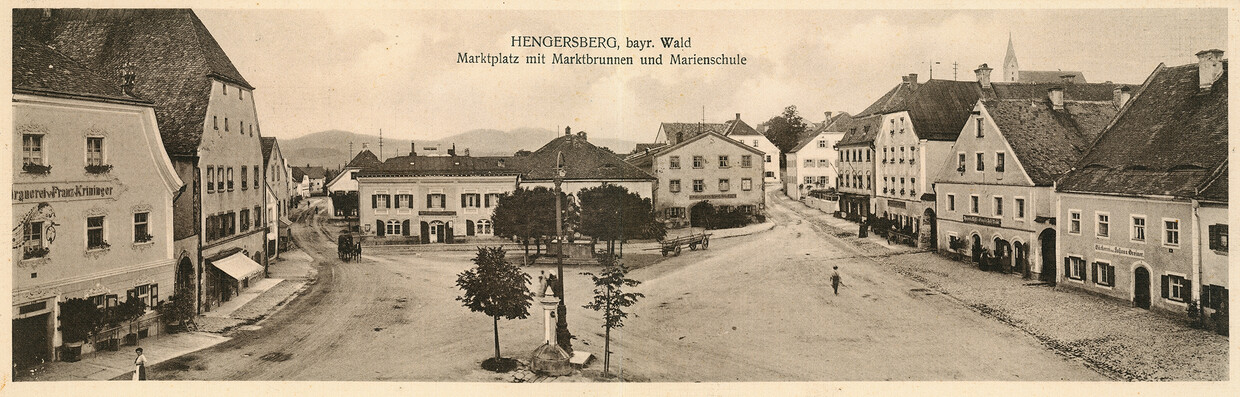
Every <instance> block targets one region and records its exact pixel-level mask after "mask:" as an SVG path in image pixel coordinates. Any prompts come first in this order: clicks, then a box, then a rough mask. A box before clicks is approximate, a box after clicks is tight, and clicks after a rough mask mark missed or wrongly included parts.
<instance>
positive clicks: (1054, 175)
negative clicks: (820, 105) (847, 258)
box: [784, 39, 1228, 313]
mask: <svg viewBox="0 0 1240 397" xmlns="http://www.w3.org/2000/svg"><path fill="white" fill-rule="evenodd" d="M1196 55H1197V57H1198V62H1196V63H1192V64H1186V65H1179V66H1166V65H1161V64H1160V65H1158V66H1157V67H1156V68H1155V70H1154V71H1153V73H1151V74H1150V75H1149V77H1148V78H1147V79H1146V80H1145V81H1144V82H1143V83H1141V84H1116V83H1111V82H1104V83H1090V82H1087V81H1085V78H1084V76H1083V74H1082V73H1080V72H1064V71H1026V70H1020V67H1019V64H1018V62H1017V60H1016V54H1015V50H1014V49H1013V46H1012V43H1011V41H1010V39H1009V42H1008V49H1007V56H1006V59H1005V61H1004V66H1003V69H1004V70H1003V72H1002V76H1001V79H992V76H991V71H992V69H991V68H990V67H988V66H987V65H985V64H983V65H981V66H980V67H978V68H977V69H976V70H975V71H974V72H975V74H976V81H953V80H929V81H925V82H922V81H918V79H917V75H916V74H910V75H907V76H904V77H903V81H902V82H901V83H900V84H898V85H896V86H895V87H893V88H892V89H891V90H890V91H888V92H887V93H886V94H885V95H883V96H882V97H881V98H879V99H878V100H877V101H875V102H874V103H873V104H872V105H870V106H869V107H868V108H866V109H865V110H863V111H862V112H860V113H858V114H856V115H848V114H840V115H836V116H834V117H832V116H831V115H830V114H828V119H827V120H826V122H824V123H823V124H822V125H821V126H820V127H819V128H817V129H815V130H814V131H813V132H812V133H811V134H809V136H807V137H805V138H804V139H803V140H802V142H801V144H800V145H799V146H798V147H797V148H796V149H795V150H793V151H791V152H790V153H787V168H786V170H785V176H784V188H785V192H786V193H787V194H788V195H789V196H791V197H793V198H797V199H800V198H802V197H804V196H805V195H807V194H811V193H812V192H814V191H816V190H818V191H828V192H829V191H831V190H834V193H837V194H836V195H832V194H827V195H822V196H826V197H835V198H837V199H838V202H837V209H838V213H839V214H840V215H841V216H844V217H846V218H848V219H852V220H857V221H866V222H868V223H871V224H873V223H874V222H873V221H874V220H876V219H881V220H883V222H882V224H884V225H892V226H891V227H892V228H894V231H893V232H892V233H893V234H895V235H897V236H903V237H905V239H906V240H908V241H910V242H912V244H916V245H918V246H921V247H925V248H928V249H933V250H939V251H943V252H948V251H950V252H954V253H956V254H963V255H969V256H971V257H972V258H973V259H974V260H978V259H980V257H982V256H986V257H988V258H989V257H993V258H995V259H994V261H996V262H997V263H998V264H999V265H1000V266H1002V267H1004V268H1007V269H1012V270H1015V271H1018V272H1023V273H1024V274H1025V275H1027V276H1029V277H1034V278H1040V279H1042V280H1044V281H1046V282H1049V283H1057V285H1060V286H1069V287H1074V288H1078V289H1081V290H1085V291H1089V292H1093V293H1098V294H1102V295H1107V296H1112V297H1115V298H1119V299H1124V300H1128V301H1131V302H1133V305H1134V306H1137V307H1141V308H1146V309H1151V308H1156V309H1164V310H1169V311H1176V312H1181V313H1182V312H1184V311H1185V309H1186V308H1187V307H1188V304H1189V303H1188V302H1190V301H1197V302H1200V304H1201V305H1202V306H1203V307H1205V308H1206V312H1207V313H1209V312H1212V311H1213V310H1217V309H1219V307H1220V306H1221V305H1224V304H1226V302H1227V291H1228V290H1227V277H1228V262H1227V255H1228V254H1227V246H1228V238H1227V235H1228V231H1227V163H1228V162H1227V60H1226V59H1224V58H1223V51H1220V50H1206V51H1201V52H1199V53H1197V54H1196ZM1051 304H1053V303H1051Z"/></svg>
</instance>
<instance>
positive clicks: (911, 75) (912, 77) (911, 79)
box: [908, 73, 917, 84]
mask: <svg viewBox="0 0 1240 397" xmlns="http://www.w3.org/2000/svg"><path fill="white" fill-rule="evenodd" d="M908 82H909V83H912V84H917V73H909V74H908Z"/></svg>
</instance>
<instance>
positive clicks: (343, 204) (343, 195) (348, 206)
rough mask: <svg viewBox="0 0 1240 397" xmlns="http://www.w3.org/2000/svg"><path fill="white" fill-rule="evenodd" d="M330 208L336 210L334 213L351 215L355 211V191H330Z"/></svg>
mask: <svg viewBox="0 0 1240 397" xmlns="http://www.w3.org/2000/svg"><path fill="white" fill-rule="evenodd" d="M330 196H331V200H332V208H334V209H335V210H336V213H335V215H339V216H346V217H347V216H353V214H354V213H356V212H357V206H358V204H357V203H358V195H357V192H356V191H349V192H331V194H330Z"/></svg>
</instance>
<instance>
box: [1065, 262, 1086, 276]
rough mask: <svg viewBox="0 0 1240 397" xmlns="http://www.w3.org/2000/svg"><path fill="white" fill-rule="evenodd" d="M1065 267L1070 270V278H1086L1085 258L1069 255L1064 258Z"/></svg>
mask: <svg viewBox="0 0 1240 397" xmlns="http://www.w3.org/2000/svg"><path fill="white" fill-rule="evenodd" d="M1063 261H1064V268H1065V269H1067V271H1068V278H1070V279H1073V280H1084V279H1085V259H1084V258H1081V257H1077V256H1068V257H1064V258H1063Z"/></svg>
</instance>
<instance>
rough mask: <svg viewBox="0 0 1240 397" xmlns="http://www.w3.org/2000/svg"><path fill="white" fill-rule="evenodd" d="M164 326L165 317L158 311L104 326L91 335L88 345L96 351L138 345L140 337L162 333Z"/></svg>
mask: <svg viewBox="0 0 1240 397" xmlns="http://www.w3.org/2000/svg"><path fill="white" fill-rule="evenodd" d="M164 328H165V325H164V322H163V317H162V316H161V315H160V314H158V313H151V314H148V315H146V316H143V317H142V318H139V319H138V320H135V321H128V322H125V323H124V324H119V325H116V326H114V327H108V328H104V329H103V330H101V331H99V332H96V333H95V334H94V335H91V337H90V338H89V340H87V342H88V343H87V344H86V345H89V346H91V348H92V349H93V350H94V351H99V350H106V351H116V350H118V349H120V346H129V345H136V344H137V343H138V340H140V339H146V338H147V337H150V336H154V335H159V334H162V333H164V331H165V329H164ZM131 335H132V336H131ZM83 353H86V352H83Z"/></svg>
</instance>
